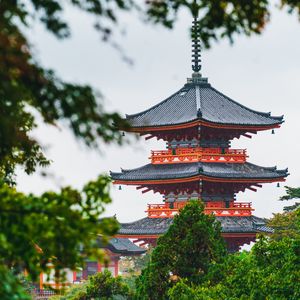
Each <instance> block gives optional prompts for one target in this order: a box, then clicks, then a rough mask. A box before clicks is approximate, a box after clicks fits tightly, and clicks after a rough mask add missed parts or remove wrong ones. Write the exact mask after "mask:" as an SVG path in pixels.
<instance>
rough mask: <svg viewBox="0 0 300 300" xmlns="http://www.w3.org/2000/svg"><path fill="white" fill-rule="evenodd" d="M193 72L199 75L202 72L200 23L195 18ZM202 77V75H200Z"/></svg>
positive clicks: (193, 28) (193, 29)
mask: <svg viewBox="0 0 300 300" xmlns="http://www.w3.org/2000/svg"><path fill="white" fill-rule="evenodd" d="M192 70H193V71H194V72H195V73H199V72H200V70H201V45H200V35H199V21H198V18H197V17H196V16H195V17H194V20H193V26H192ZM200 75H201V74H200Z"/></svg>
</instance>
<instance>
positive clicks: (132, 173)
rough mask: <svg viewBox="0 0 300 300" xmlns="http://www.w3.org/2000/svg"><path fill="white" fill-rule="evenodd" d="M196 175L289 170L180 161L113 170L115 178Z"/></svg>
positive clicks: (267, 175)
mask: <svg viewBox="0 0 300 300" xmlns="http://www.w3.org/2000/svg"><path fill="white" fill-rule="evenodd" d="M196 175H205V176H209V177H217V178H227V179H231V178H232V179H235V178H243V179H276V178H282V177H285V176H287V175H288V170H287V169H285V170H277V169H276V167H272V168H265V167H260V166H257V165H254V164H251V163H243V164H237V163H236V164H234V163H201V162H199V163H197V162H196V163H180V164H157V165H155V164H147V165H145V166H142V167H140V168H136V169H132V170H122V172H121V173H115V172H111V177H112V179H114V180H125V181H126V180H127V181H131V180H161V179H179V178H187V177H192V176H196Z"/></svg>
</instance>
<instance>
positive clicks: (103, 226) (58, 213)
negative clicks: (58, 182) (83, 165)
mask: <svg viewBox="0 0 300 300" xmlns="http://www.w3.org/2000/svg"><path fill="white" fill-rule="evenodd" d="M109 181H110V179H109V178H108V177H103V176H102V177H101V176H100V177H99V178H98V179H97V180H96V181H91V182H89V183H88V184H86V185H85V186H84V187H83V189H82V190H81V191H77V190H75V189H72V188H70V187H65V188H62V189H61V191H60V192H58V193H54V192H46V193H44V194H42V195H41V196H39V197H38V196H34V195H31V194H30V195H24V194H23V193H20V192H17V191H16V189H14V188H12V187H10V186H8V185H7V184H6V183H3V182H2V183H1V182H0V215H1V218H0V226H1V232H0V240H1V243H0V257H1V259H0V266H1V265H2V267H1V269H0V271H3V272H8V269H12V270H14V271H15V272H16V273H18V272H20V271H23V270H27V272H28V273H29V278H30V279H31V280H33V281H34V280H36V279H37V277H38V275H39V274H40V273H41V272H43V273H49V272H50V268H49V263H51V264H52V265H53V267H54V269H55V271H56V273H55V276H56V280H57V282H60V281H61V280H62V279H63V275H64V273H63V270H64V269H65V268H70V269H72V270H75V269H76V268H77V267H79V266H82V265H83V263H84V260H85V259H86V258H87V257H97V258H98V259H101V258H102V257H103V252H102V251H101V250H99V248H98V247H97V246H96V245H97V241H98V239H99V236H101V239H102V241H103V242H105V241H107V240H108V238H109V237H111V236H113V235H114V234H116V232H117V230H118V223H117V221H116V220H115V219H114V218H105V219H102V220H99V218H100V216H101V214H102V212H103V211H104V205H105V204H107V203H110V202H111V199H110V197H109V185H108V182H109ZM0 298H1V299H2V297H1V296H0Z"/></svg>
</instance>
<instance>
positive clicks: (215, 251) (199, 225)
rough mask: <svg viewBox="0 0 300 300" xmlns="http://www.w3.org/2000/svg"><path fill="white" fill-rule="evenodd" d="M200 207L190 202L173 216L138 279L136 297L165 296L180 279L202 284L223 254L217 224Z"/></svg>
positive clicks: (219, 229) (223, 247)
mask: <svg viewBox="0 0 300 300" xmlns="http://www.w3.org/2000/svg"><path fill="white" fill-rule="evenodd" d="M203 210H204V207H203V205H202V204H201V203H199V201H191V202H190V203H189V204H187V205H186V206H185V207H184V208H183V209H182V210H181V212H180V214H178V215H177V216H175V218H174V222H173V224H172V225H171V226H170V228H169V229H168V231H167V232H166V233H165V234H164V235H163V236H161V237H160V238H159V239H158V242H157V247H156V248H155V249H154V250H153V252H152V255H151V258H150V262H149V264H148V265H147V267H146V268H145V269H144V270H143V271H142V274H141V276H140V277H139V278H138V280H137V295H136V297H137V299H150V300H152V299H153V300H155V299H161V300H163V299H168V296H167V292H168V289H170V288H171V287H172V286H174V285H175V284H176V282H177V281H179V280H180V279H185V278H188V280H189V282H191V283H193V284H201V283H202V282H203V281H205V278H206V276H207V275H208V273H209V271H210V269H213V268H214V266H215V265H216V264H217V263H219V262H221V261H222V259H223V258H224V257H225V256H226V253H227V251H226V247H225V243H224V240H223V238H222V237H221V226H220V223H219V222H217V221H216V219H215V217H214V216H212V215H205V214H204V212H203ZM177 299H181V298H177Z"/></svg>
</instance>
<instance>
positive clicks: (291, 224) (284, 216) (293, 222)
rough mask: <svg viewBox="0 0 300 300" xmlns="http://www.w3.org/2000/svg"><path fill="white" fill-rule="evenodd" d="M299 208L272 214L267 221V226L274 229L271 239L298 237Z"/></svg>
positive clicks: (299, 230) (299, 236) (299, 232)
mask: <svg viewBox="0 0 300 300" xmlns="http://www.w3.org/2000/svg"><path fill="white" fill-rule="evenodd" d="M299 216H300V208H298V209H297V210H294V211H288V212H283V213H278V214H274V215H273V218H271V219H270V220H269V221H268V226H269V227H271V228H272V229H273V230H274V233H273V234H272V235H271V238H272V239H275V240H280V239H282V238H284V237H290V238H300V224H299V222H300V221H299V219H300V218H299Z"/></svg>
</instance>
